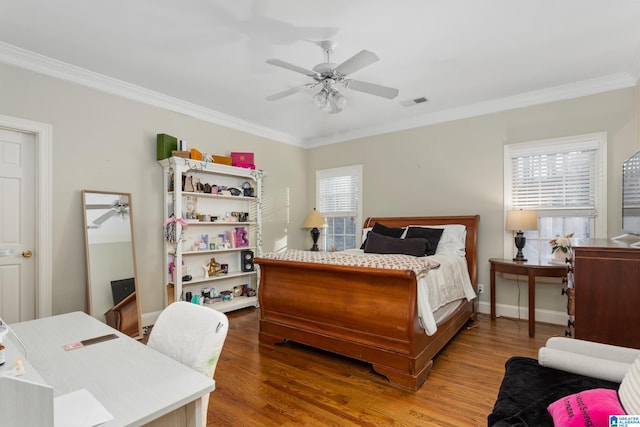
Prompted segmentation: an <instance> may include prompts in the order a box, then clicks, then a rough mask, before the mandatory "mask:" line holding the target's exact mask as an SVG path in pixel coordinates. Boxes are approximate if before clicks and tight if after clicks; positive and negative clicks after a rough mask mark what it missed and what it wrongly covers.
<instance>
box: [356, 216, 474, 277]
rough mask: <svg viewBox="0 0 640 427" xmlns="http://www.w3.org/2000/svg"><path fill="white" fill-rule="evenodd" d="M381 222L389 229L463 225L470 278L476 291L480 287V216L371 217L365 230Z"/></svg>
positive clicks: (367, 220)
mask: <svg viewBox="0 0 640 427" xmlns="http://www.w3.org/2000/svg"><path fill="white" fill-rule="evenodd" d="M377 222H379V223H380V224H382V225H386V226H387V227H406V226H409V225H446V224H462V225H464V226H465V227H466V228H467V240H466V242H465V252H466V258H467V267H468V268H469V277H470V278H471V284H472V285H473V287H474V289H475V288H476V287H477V285H478V252H477V247H478V224H479V222H480V215H459V216H413V217H409V216H407V217H369V218H367V219H366V220H365V221H364V226H363V227H364V228H368V227H373V225H374V224H375V223H377Z"/></svg>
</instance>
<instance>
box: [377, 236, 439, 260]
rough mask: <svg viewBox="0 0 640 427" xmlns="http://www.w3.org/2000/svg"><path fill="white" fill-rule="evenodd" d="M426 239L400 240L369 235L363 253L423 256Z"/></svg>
mask: <svg viewBox="0 0 640 427" xmlns="http://www.w3.org/2000/svg"><path fill="white" fill-rule="evenodd" d="M426 246H427V239H422V238H420V237H417V238H415V239H401V238H399V237H389V236H383V235H382V234H377V233H371V232H370V233H369V237H367V241H366V244H365V246H364V251H365V252H366V253H373V254H402V255H413V256H424V253H425V251H426Z"/></svg>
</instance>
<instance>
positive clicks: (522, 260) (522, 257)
mask: <svg viewBox="0 0 640 427" xmlns="http://www.w3.org/2000/svg"><path fill="white" fill-rule="evenodd" d="M513 260H514V261H520V262H525V261H527V259H526V258H525V257H524V254H523V253H522V251H518V253H517V254H516V257H515V258H514V259H513Z"/></svg>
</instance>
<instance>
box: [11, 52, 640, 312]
mask: <svg viewBox="0 0 640 427" xmlns="http://www.w3.org/2000/svg"><path fill="white" fill-rule="evenodd" d="M0 94H2V95H1V96H0V114H3V115H7V116H13V117H19V118H23V119H29V120H34V121H38V122H44V123H50V124H52V125H53V144H54V155H53V158H54V164H53V193H54V194H53V200H54V206H53V212H54V219H53V222H54V230H53V247H54V260H53V262H54V269H53V270H54V271H53V286H54V289H53V292H54V299H53V312H54V313H64V312H68V311H73V310H83V309H84V305H85V281H86V279H85V266H84V245H83V237H82V217H81V214H82V204H81V199H80V190H82V189H90V190H107V191H119V192H130V193H132V205H133V207H134V212H135V219H134V227H135V240H136V246H137V247H136V252H137V262H138V275H139V282H140V287H141V304H142V311H143V313H149V312H153V311H157V310H159V309H161V308H162V304H163V298H164V297H163V295H164V283H163V282H162V269H163V268H165V266H163V265H162V256H161V251H162V238H163V234H162V224H163V222H164V218H162V217H161V216H162V194H161V190H160V188H161V181H160V180H161V179H162V173H161V168H160V166H159V165H158V164H157V162H156V160H155V159H156V152H155V150H156V147H155V136H156V134H157V133H168V134H171V135H174V136H176V137H178V138H181V139H186V140H187V141H189V143H190V145H191V146H194V147H197V148H199V149H201V151H204V152H208V153H214V154H223V155H224V154H227V153H228V152H230V151H253V152H255V153H256V163H257V164H258V167H259V168H261V169H264V170H265V171H266V172H267V176H266V178H265V181H264V187H265V197H264V215H263V219H264V239H263V241H264V248H265V250H266V251H270V250H275V249H281V248H284V247H292V248H305V247H307V246H310V244H311V243H310V237H309V236H308V232H307V231H306V230H301V229H300V224H302V222H303V220H304V217H305V216H306V214H307V212H308V211H309V210H310V209H312V208H313V206H314V200H315V171H316V170H317V169H324V168H332V167H338V166H344V165H351V164H363V165H364V185H363V187H364V203H363V206H364V216H365V217H367V216H374V215H375V216H384V215H388V216H399V215H429V214H479V215H480V217H481V219H480V235H479V242H480V243H479V253H478V255H479V280H480V283H484V284H486V285H487V286H485V289H488V283H489V265H488V261H487V260H488V259H489V258H491V257H502V256H503V253H502V250H503V243H502V242H503V238H504V236H505V231H504V230H503V222H502V215H503V213H502V209H503V206H502V197H503V191H502V185H503V184H502V177H503V172H502V168H503V163H502V161H503V158H502V156H503V146H504V144H511V143H516V142H524V141H530V140H537V139H545V138H554V137H561V136H568V135H575V134H582V133H591V132H600V131H606V132H607V134H608V137H609V139H608V142H609V152H608V155H609V158H608V203H607V205H608V229H609V235H615V234H616V233H618V232H619V230H620V203H621V201H620V198H621V196H620V186H621V176H620V165H621V163H622V161H623V160H624V159H625V158H626V157H628V156H629V155H630V154H631V153H633V152H635V151H637V150H638V147H639V146H640V145H639V144H638V135H637V134H638V126H639V125H638V123H637V122H638V118H639V113H638V111H637V104H638V102H639V99H640V96H639V94H638V93H637V90H636V89H635V88H632V89H624V90H617V91H611V92H607V93H604V94H600V95H593V96H589V97H583V98H578V99H574V100H568V101H561V102H555V103H551V104H546V105H540V106H534V107H528V108H522V109H517V110H511V111H506V112H501V113H496V114H491V115H486V116H481V117H475V118H470V119H465V120H458V121H455V122H449V123H443V124H438V125H433V126H427V127H423V128H418V129H411V130H406V131H401V132H395V133H392V134H386V135H379V136H375V137H371V138H364V139H358V140H353V141H348V142H345V143H341V144H335V145H330V146H325V147H319V148H315V149H310V150H304V149H301V148H297V147H292V146H290V145H286V144H281V143H278V142H276V141H272V140H268V139H264V138H260V137H256V136H253V135H250V134H246V133H243V132H239V131H235V130H232V129H228V128H224V127H221V126H217V125H214V124H211V123H207V122H203V121H200V120H196V119H192V118H190V117H186V116H184V115H181V114H177V113H172V112H169V111H166V110H162V109H159V108H155V107H151V106H148V105H144V104H141V103H139V102H134V101H130V100H127V99H122V98H119V97H116V96H112V95H108V94H104V93H101V92H98V91H95V90H92V89H88V88H85V87H82V86H79V85H74V84H71V83H67V82H64V81H61V80H57V79H54V78H50V77H47V76H43V75H39V74H36V73H32V72H29V71H24V70H22V69H18V68H15V67H12V66H7V65H3V64H0ZM417 108H419V107H417ZM497 297H498V304H499V305H504V306H513V305H516V304H517V303H518V294H517V287H516V286H513V283H505V282H500V283H499V287H498V295H497ZM488 300H489V295H488V292H486V291H485V294H484V295H483V296H482V297H481V303H482V304H481V307H486V304H487V302H488ZM565 304H566V300H565V299H564V298H563V297H561V296H560V290H559V286H539V287H538V299H537V306H538V307H539V308H540V309H541V310H550V311H552V312H556V313H557V312H561V311H562V310H564V306H565ZM520 306H522V307H526V306H527V301H526V292H524V291H523V292H522V296H521V298H520ZM523 317H526V313H523ZM537 317H538V319H543V318H544V317H540V316H537Z"/></svg>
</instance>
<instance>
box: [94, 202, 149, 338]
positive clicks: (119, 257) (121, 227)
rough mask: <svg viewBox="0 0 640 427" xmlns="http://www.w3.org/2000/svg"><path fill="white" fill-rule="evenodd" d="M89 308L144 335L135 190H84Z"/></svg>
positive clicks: (128, 330)
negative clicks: (130, 191)
mask: <svg viewBox="0 0 640 427" xmlns="http://www.w3.org/2000/svg"><path fill="white" fill-rule="evenodd" d="M82 210H83V213H84V215H83V218H84V236H85V254H86V260H87V309H88V312H89V314H90V315H92V316H93V317H95V318H97V319H99V320H101V321H103V322H105V323H107V324H108V325H109V326H111V327H113V328H115V329H117V330H119V331H121V332H122V333H125V334H127V335H129V336H131V337H134V338H140V337H142V321H141V314H140V300H139V298H138V292H137V291H138V280H137V276H136V255H135V245H134V238H133V212H132V209H131V194H129V193H112V192H107V191H91V190H82Z"/></svg>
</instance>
